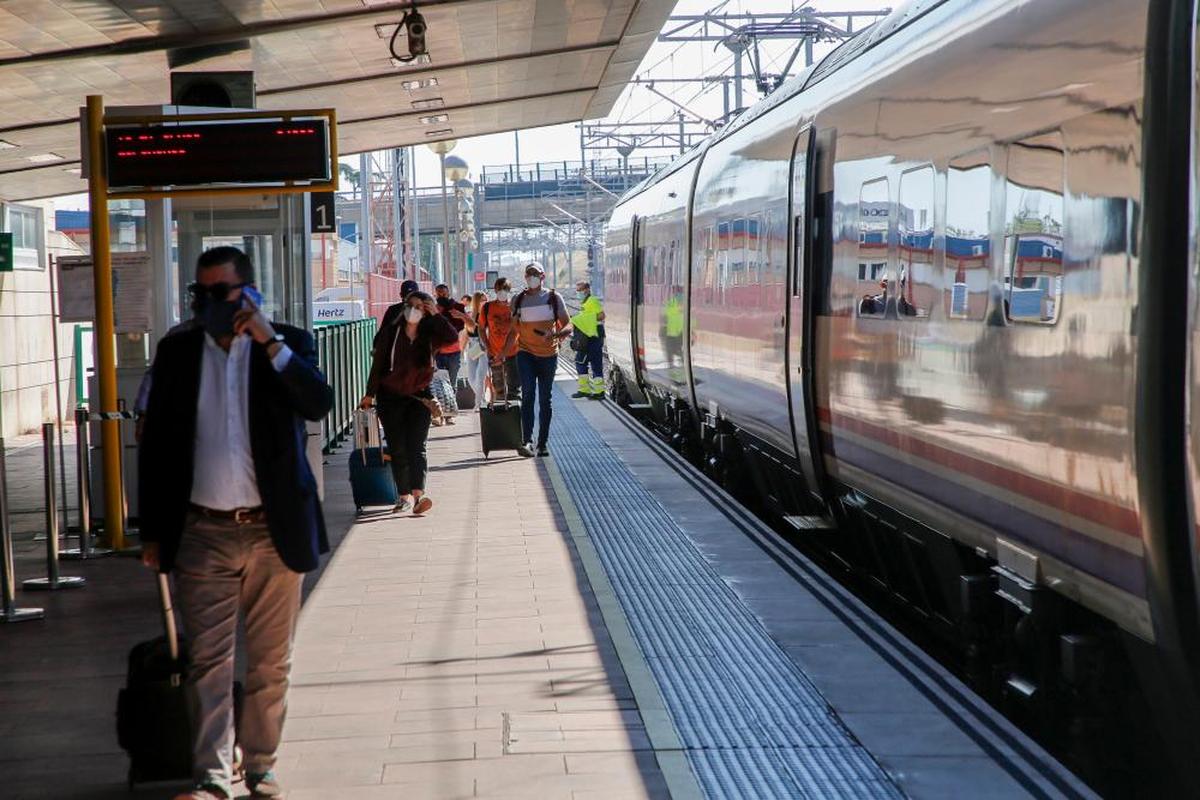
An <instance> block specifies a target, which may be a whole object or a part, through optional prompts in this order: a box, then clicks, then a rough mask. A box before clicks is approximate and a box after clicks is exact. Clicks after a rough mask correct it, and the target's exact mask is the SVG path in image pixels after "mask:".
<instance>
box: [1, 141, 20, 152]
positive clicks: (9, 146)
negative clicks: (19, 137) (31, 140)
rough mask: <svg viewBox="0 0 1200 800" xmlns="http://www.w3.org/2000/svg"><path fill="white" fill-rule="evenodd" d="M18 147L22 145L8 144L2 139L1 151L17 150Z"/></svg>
mask: <svg viewBox="0 0 1200 800" xmlns="http://www.w3.org/2000/svg"><path fill="white" fill-rule="evenodd" d="M18 147H20V145H17V144H13V143H12V142H6V141H4V140H3V139H0V150H15V149H17V148H18Z"/></svg>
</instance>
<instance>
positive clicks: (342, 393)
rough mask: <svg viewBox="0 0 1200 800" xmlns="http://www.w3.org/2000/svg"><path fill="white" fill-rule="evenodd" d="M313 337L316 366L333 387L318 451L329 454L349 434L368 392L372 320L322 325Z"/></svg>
mask: <svg viewBox="0 0 1200 800" xmlns="http://www.w3.org/2000/svg"><path fill="white" fill-rule="evenodd" d="M313 335H314V336H315V337H316V340H317V363H318V364H319V365H320V367H321V371H322V372H323V373H325V380H327V381H329V385H330V386H332V387H333V409H332V410H331V411H330V412H329V414H328V415H326V417H325V419H324V421H322V423H321V450H322V451H323V452H326V453H328V452H329V451H330V450H332V449H333V448H335V447H337V446H338V445H339V444H341V442H342V440H343V439H345V438H346V436H347V435H348V434H349V433H350V425H351V422H352V421H353V419H354V409H355V407H356V406H357V405H358V401H359V400H361V399H362V396H363V395H364V394H366V392H367V376H368V375H369V374H370V372H371V340H372V339H373V338H375V320H374V319H360V320H356V321H354V322H339V323H336V324H333V325H321V326H319V327H318V328H317V329H316V330H315V331H314V332H313Z"/></svg>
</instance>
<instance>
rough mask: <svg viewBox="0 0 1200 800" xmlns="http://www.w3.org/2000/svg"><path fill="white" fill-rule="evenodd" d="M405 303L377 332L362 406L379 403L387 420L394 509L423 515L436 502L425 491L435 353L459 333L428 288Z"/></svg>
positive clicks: (390, 314) (384, 423)
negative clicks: (396, 497)
mask: <svg viewBox="0 0 1200 800" xmlns="http://www.w3.org/2000/svg"><path fill="white" fill-rule="evenodd" d="M402 305H403V308H402V309H401V312H399V313H396V314H392V309H388V313H387V314H386V315H385V319H387V318H389V317H390V318H391V319H392V320H393V321H392V322H391V323H390V324H387V325H384V326H382V327H380V329H379V332H378V333H376V334H375V341H374V344H373V347H372V351H371V373H370V376H369V377H368V378H367V394H366V396H365V397H363V399H362V402H361V403H359V405H360V407H362V408H370V407H371V406H372V405H375V406H376V408H377V409H378V411H379V420H380V422H382V423H383V433H384V436H386V437H387V448H388V453H389V454H390V455H391V458H392V476H393V478H394V479H395V481H396V491H397V494H398V499H397V501H396V506H395V508H393V511H394V512H396V513H399V512H401V511H407V510H409V509H412V512H413V513H414V514H424V513H425V512H427V511H429V509H431V508H432V507H433V500H431V499H430V497H429V495H427V494H426V493H425V478H426V474H427V472H428V460H427V458H426V455H425V452H426V442H427V440H428V438H429V425H430V422H431V420H432V416H433V412H434V410H435V408H436V404H435V401H434V399H433V395H432V393H431V392H430V389H429V384H430V382H431V381H432V380H433V373H434V366H433V355H434V353H435V352H436V351H437V350H438V349H439V348H441V347H445V346H446V345H447V344H449V343H451V342H456V341H458V333H457V331H455V330H454V327H453V326H452V325H451V324H450V322H449V321H448V320H447V319H446V318H445V317H444V316H443V315H442V314H440V313H438V308H437V305H436V304H435V303H434V300H433V298H432V297H430V296H429V295H427V294H425V293H424V292H412V293H411V294H409V295H408V297H406V298H405V299H404V303H403V304H402ZM393 308H394V307H393Z"/></svg>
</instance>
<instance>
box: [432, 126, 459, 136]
mask: <svg viewBox="0 0 1200 800" xmlns="http://www.w3.org/2000/svg"><path fill="white" fill-rule="evenodd" d="M453 133H454V129H453V128H439V129H437V130H436V131H425V135H426V136H450V135H451V134H453Z"/></svg>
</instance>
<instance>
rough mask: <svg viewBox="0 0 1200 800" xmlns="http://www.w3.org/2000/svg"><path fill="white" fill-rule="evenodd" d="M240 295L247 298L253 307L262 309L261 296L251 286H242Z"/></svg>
mask: <svg viewBox="0 0 1200 800" xmlns="http://www.w3.org/2000/svg"><path fill="white" fill-rule="evenodd" d="M242 295H243V296H245V297H249V298H250V302H252V303H254V305H256V306H258V307H259V308H262V307H263V296H262V294H261V293H259V291H258V289H255V288H254V287H253V286H243V287H242Z"/></svg>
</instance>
